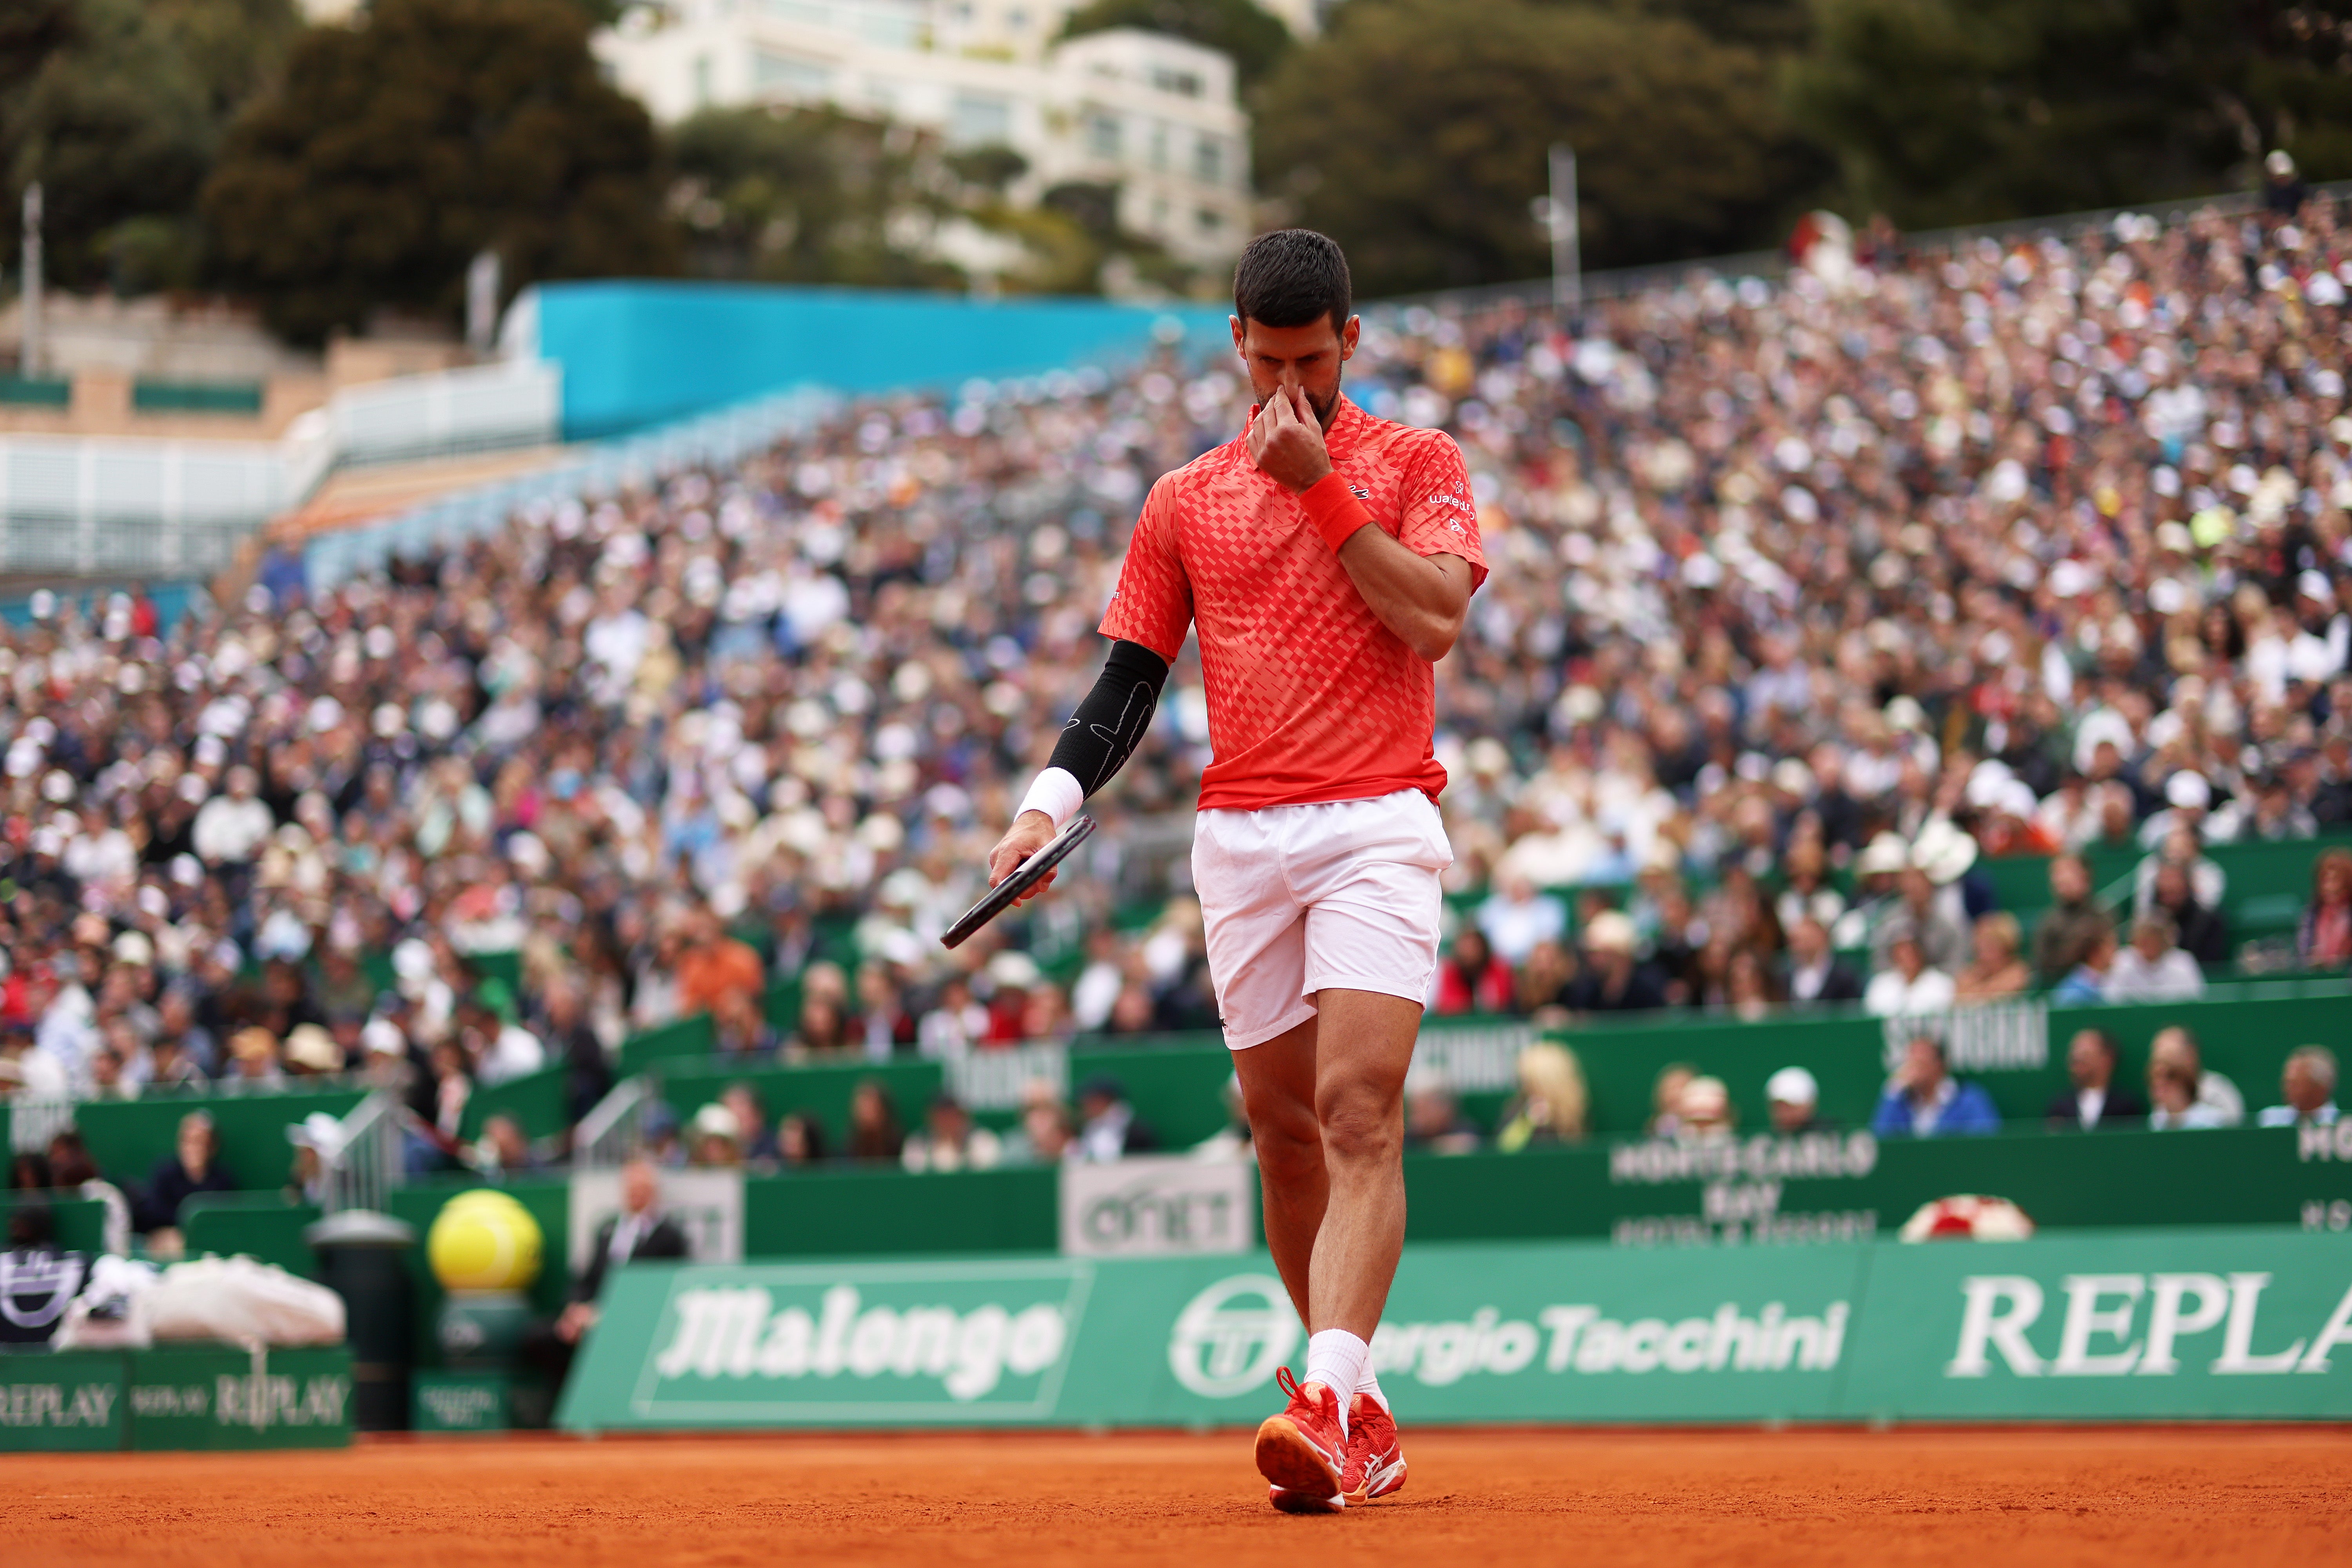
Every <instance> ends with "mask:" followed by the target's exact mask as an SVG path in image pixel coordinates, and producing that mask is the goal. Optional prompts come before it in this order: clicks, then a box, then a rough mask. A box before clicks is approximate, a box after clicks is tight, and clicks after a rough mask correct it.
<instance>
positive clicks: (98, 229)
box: [0, 0, 299, 293]
mask: <svg viewBox="0 0 2352 1568" xmlns="http://www.w3.org/2000/svg"><path fill="white" fill-rule="evenodd" d="M298 27H299V23H298V21H297V19H296V17H295V15H294V10H293V6H292V4H291V0H0V180H5V190H6V196H7V200H6V203H5V205H6V208H7V210H6V212H5V215H0V234H5V237H6V241H7V243H9V244H10V245H11V246H13V245H14V243H15V241H16V238H17V224H18V215H19V203H18V201H17V199H16V198H17V197H18V196H19V195H21V194H22V192H23V190H24V188H25V186H26V185H27V184H31V183H32V182H33V181H35V180H38V181H40V182H42V184H43V187H44V190H43V195H44V197H45V208H46V210H45V215H44V220H43V225H42V228H43V237H44V239H45V241H46V249H47V272H48V273H49V275H50V276H51V277H52V278H53V279H56V280H57V281H58V282H60V283H62V284H64V285H66V286H67V287H68V288H79V289H89V288H96V287H99V286H100V285H106V284H110V285H111V286H113V287H114V288H115V289H118V290H119V291H121V292H125V293H136V292H142V291H144V290H147V289H154V288H160V287H166V286H173V285H186V284H190V283H193V282H194V280H195V279H196V276H197V273H198V271H199V269H200V268H201V265H202V256H201V235H200V232H199V228H198V226H197V224H196V221H195V206H196V199H197V193H198V191H199V190H200V189H201V187H202V186H203V184H204V180H205V172H206V170H207V169H208V168H209V167H210V165H211V163H212V160H213V157H214V155H215V153H216V152H217V150H218V148H219V146H220V143H221V141H222V137H223V135H224V133H225V132H226V126H227V124H228V121H229V120H230V118H231V117H232V116H233V115H234V114H235V113H236V110H238V108H239V107H240V106H241V105H242V104H244V103H245V102H246V101H247V100H249V99H251V98H252V97H253V96H254V95H255V94H256V93H257V92H259V91H261V90H262V89H264V88H265V87H267V86H268V83H269V82H270V81H271V80H272V79H273V78H274V77H275V75H276V72H277V71H278V68H279V66H280V64H281V63H282V61H283V60H284V58H285V52H286V47H287V45H288V43H289V40H290V39H291V38H292V37H293V36H294V34H295V32H296V31H297V29H298Z"/></svg>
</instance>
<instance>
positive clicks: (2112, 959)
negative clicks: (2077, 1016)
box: [2050, 927, 2118, 1007]
mask: <svg viewBox="0 0 2352 1568" xmlns="http://www.w3.org/2000/svg"><path fill="white" fill-rule="evenodd" d="M2086 940H2087V941H2088V942H2089V943H2090V945H2089V946H2088V947H2086V948H2084V950H2083V961H2082V962H2081V963H2077V964H2076V965H2075V966H2074V969H2073V971H2072V972H2070V973H2068V974H2067V976H2066V978H2065V979H2063V980H2061V981H2060V982H2059V983H2058V985H2057V988H2056V989H2055V990H2053V991H2052V992H2051V993H2050V1001H2051V1004H2052V1005H2053V1006H2059V1007H2088V1006H2093V1005H2098V1004H2100V1003H2104V1002H2105V1000H2106V999H2107V977H2108V975H2110V974H2112V973H2115V967H2116V952H2117V951H2118V944H2117V943H2116V933H2115V930H2114V928H2112V927H2101V928H2100V929H2098V930H2096V931H2093V932H2091V934H2090V936H2089V937H2088V938H2087V939H2086Z"/></svg>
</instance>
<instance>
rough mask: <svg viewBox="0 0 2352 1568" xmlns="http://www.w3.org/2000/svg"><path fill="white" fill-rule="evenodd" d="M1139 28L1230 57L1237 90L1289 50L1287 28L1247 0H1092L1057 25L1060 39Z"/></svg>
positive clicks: (1259, 78)
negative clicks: (1183, 39)
mask: <svg viewBox="0 0 2352 1568" xmlns="http://www.w3.org/2000/svg"><path fill="white" fill-rule="evenodd" d="M1113 27H1140V28H1142V29H1143V30H1144V31H1146V32H1149V33H1167V34H1171V35H1172V36H1174V37H1179V38H1189V39H1191V40H1192V42H1193V43H1196V44H1199V45H1201V46H1202V47H1205V48H1212V49H1215V50H1218V51H1219V52H1221V53H1223V54H1226V55H1230V56H1232V57H1233V61H1234V77H1235V79H1237V80H1238V81H1239V82H1240V83H1241V85H1242V87H1243V88H1244V89H1248V88H1251V87H1255V85H1256V84H1257V83H1258V82H1260V81H1262V80H1264V79H1265V76H1266V73H1268V72H1269V71H1271V70H1273V69H1274V68H1275V67H1276V66H1277V65H1279V64H1280V63H1281V62H1282V58H1283V56H1285V55H1286V54H1287V53H1289V51H1290V44H1291V38H1290V29H1289V28H1288V27H1286V26H1283V25H1282V22H1281V20H1280V18H1278V17H1276V16H1272V15H1269V14H1268V13H1267V12H1265V10H1263V9H1261V8H1260V7H1258V6H1256V5H1252V4H1251V3H1250V0H1092V4H1090V5H1081V6H1079V7H1078V8H1077V9H1076V10H1075V11H1073V12H1071V13H1070V14H1069V16H1068V17H1067V18H1066V19H1065V20H1064V21H1063V23H1062V37H1066V38H1076V37H1083V36H1085V35H1086V34H1087V33H1102V32H1108V31H1109V30H1110V29H1111V28H1113Z"/></svg>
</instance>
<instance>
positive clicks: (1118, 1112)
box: [1070, 1073, 1160, 1162]
mask: <svg viewBox="0 0 2352 1568" xmlns="http://www.w3.org/2000/svg"><path fill="white" fill-rule="evenodd" d="M1159 1147H1160V1140H1159V1138H1158V1137H1157V1136H1155V1135H1154V1134H1153V1132H1152V1131H1151V1128H1150V1125H1148V1124H1147V1123H1146V1122H1144V1121H1142V1120H1141V1119H1139V1117H1137V1115H1136V1114H1135V1107H1133V1106H1131V1105H1129V1103H1128V1102H1127V1090H1126V1089H1125V1088H1124V1087H1123V1086H1121V1084H1120V1083H1119V1081H1118V1079H1115V1078H1113V1077H1111V1076H1110V1075H1109V1074H1108V1073H1097V1074H1095V1076H1094V1077H1092V1078H1090V1079H1087V1081H1086V1082H1084V1083H1082V1084H1080V1085H1079V1086H1078V1131H1077V1138H1076V1142H1075V1143H1074V1144H1073V1145H1072V1151H1071V1156H1070V1157H1071V1158H1073V1159H1077V1160H1092V1161H1097V1162H1108V1161H1112V1160H1118V1159H1123V1158H1125V1157H1126V1156H1128V1155H1129V1154H1149V1153H1151V1152H1154V1151H1156V1150H1157V1149H1158V1148H1159Z"/></svg>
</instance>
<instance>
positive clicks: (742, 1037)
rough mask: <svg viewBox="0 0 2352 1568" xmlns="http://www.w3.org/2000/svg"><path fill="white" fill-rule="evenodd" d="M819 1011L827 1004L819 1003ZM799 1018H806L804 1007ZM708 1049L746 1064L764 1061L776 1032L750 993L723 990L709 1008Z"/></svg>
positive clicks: (773, 1043) (771, 1047)
mask: <svg viewBox="0 0 2352 1568" xmlns="http://www.w3.org/2000/svg"><path fill="white" fill-rule="evenodd" d="M816 1005H817V1006H818V1007H820V1008H825V1007H830V1006H831V1005H832V1004H831V1003H828V1002H824V1001H823V1000H820V1001H818V1002H817V1004H816ZM802 1016H803V1019H805V1018H806V1017H807V1016H808V1014H807V1010H806V1008H805V1007H803V1010H802ZM710 1036H711V1041H710V1043H711V1049H712V1051H713V1052H715V1053H716V1054H717V1055H719V1056H722V1057H732V1058H736V1059H738V1060H741V1061H749V1060H753V1059H757V1058H762V1057H766V1056H768V1055H770V1054H771V1053H772V1052H773V1051H774V1050H775V1048H776V1031H775V1030H774V1029H773V1028H772V1027H771V1026H770V1025H769V1023H768V1019H767V1015H766V1013H765V1012H764V1011H763V1010H762V1009H761V1006H760V1004H759V1002H758V1000H757V999H756V998H754V997H753V996H752V995H751V994H750V993H748V992H744V991H738V990H732V989H730V990H726V991H722V992H720V993H719V995H718V997H717V999H716V1000H715V1001H714V1002H713V1003H712V1005H711V1008H710Z"/></svg>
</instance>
